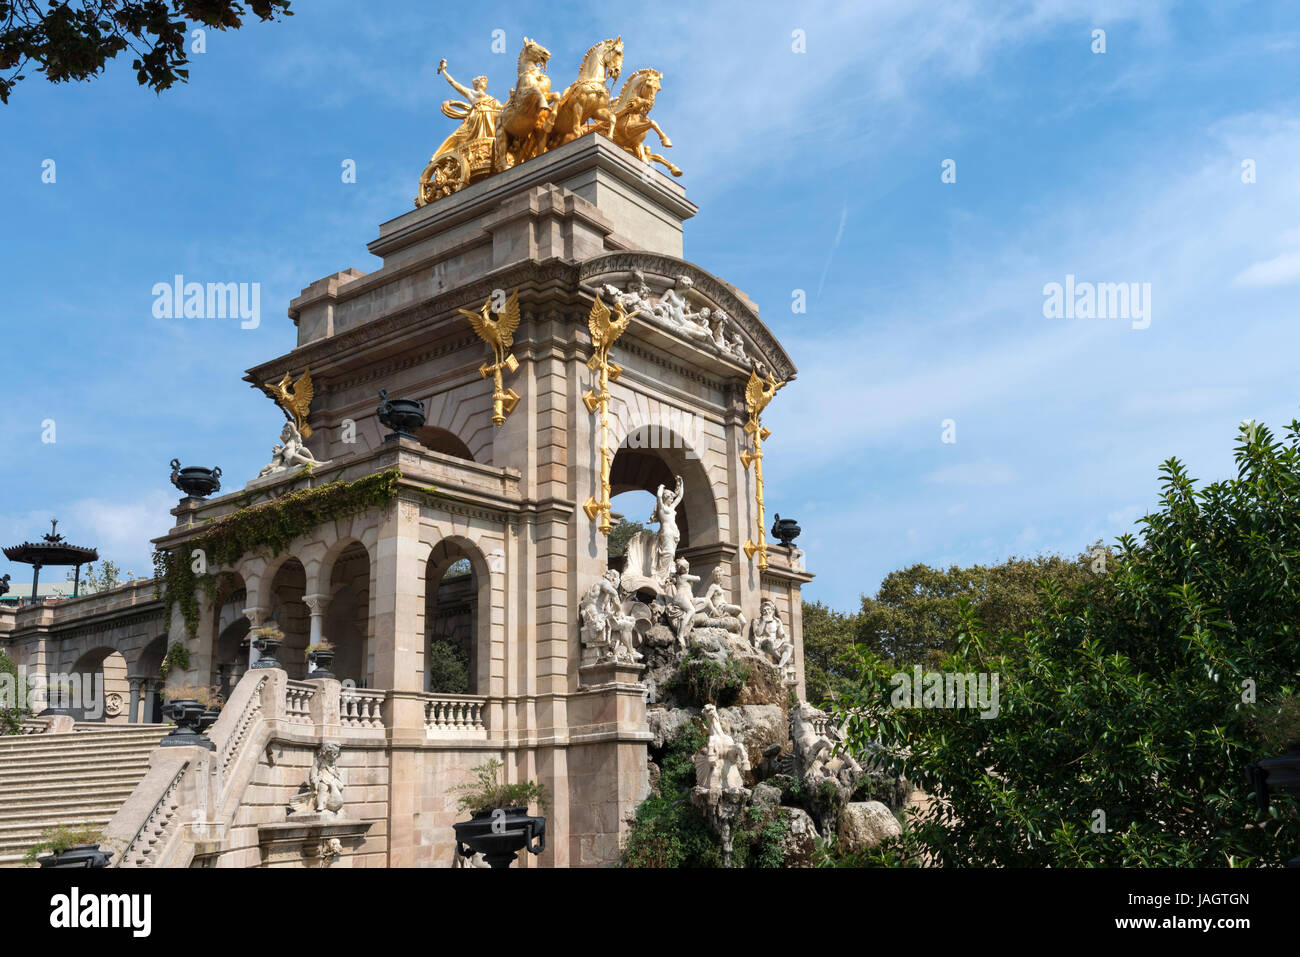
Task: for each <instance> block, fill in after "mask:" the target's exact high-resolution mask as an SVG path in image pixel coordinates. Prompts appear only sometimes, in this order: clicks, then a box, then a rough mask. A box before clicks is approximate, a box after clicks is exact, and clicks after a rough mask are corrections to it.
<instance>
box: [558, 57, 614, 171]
mask: <svg viewBox="0 0 1300 957" xmlns="http://www.w3.org/2000/svg"><path fill="white" fill-rule="evenodd" d="M622 72H623V38H622V37H615V38H614V39H612V40H601V41H600V42H599V43H597V44H596V45H595V46H593V47H592V48H591V49H590V50H588V51H587V54H586V56H584V57H583V58H582V64H581V65H580V66H579V67H578V78H577V79H576V80H574V81H573V83H572V84H571V85H570V86H569V87H568V89H566V90H565V91H564V93H563V94H562V95H561V97H560V102H559V103H558V104H557V105H556V107H555V120H554V122H553V123H552V126H551V129H550V133H549V135H548V136H547V137H546V148H547V149H548V150H553V149H555V148H556V147H557V146H563V145H564V144H565V143H571V142H573V141H574V140H576V139H577V138H578V137H579V136H582V135H584V134H586V133H593V132H596V133H604V134H605V135H606V136H609V135H610V133H612V132H613V130H614V115H613V114H612V113H610V111H609V88H608V87H607V86H606V85H605V84H606V83H607V82H608V81H610V80H617V79H618V76H619V74H620V73H622ZM590 120H594V121H595V122H594V123H592V125H590V126H588V125H587V123H588V121H590Z"/></svg>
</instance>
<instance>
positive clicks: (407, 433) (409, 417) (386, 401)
mask: <svg viewBox="0 0 1300 957" xmlns="http://www.w3.org/2000/svg"><path fill="white" fill-rule="evenodd" d="M375 414H376V415H377V416H379V422H380V424H381V425H384V426H386V427H388V428H390V429H392V430H393V431H392V432H391V433H389V434H388V435H386V436H384V438H385V440H387V439H395V438H405V439H413V438H415V437H416V436H415V431H416V429H421V428H423V427H424V420H425V413H424V403H423V402H417V401H416V400H415V399H390V398H389V397H388V390H387V389H380V390H379V408H378V409H377V410H375Z"/></svg>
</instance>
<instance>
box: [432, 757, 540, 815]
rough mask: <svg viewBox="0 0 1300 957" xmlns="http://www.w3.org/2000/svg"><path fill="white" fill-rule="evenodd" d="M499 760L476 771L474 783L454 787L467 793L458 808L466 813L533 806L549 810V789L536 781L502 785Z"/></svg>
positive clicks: (477, 768) (493, 760) (494, 759)
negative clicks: (547, 792)
mask: <svg viewBox="0 0 1300 957" xmlns="http://www.w3.org/2000/svg"><path fill="white" fill-rule="evenodd" d="M504 766H505V765H503V764H502V763H501V762H500V761H498V760H497V759H496V758H493V759H492V760H490V761H488V763H487V764H480V765H479V766H478V767H476V768H474V780H473V781H470V782H468V783H466V784H461V785H458V786H456V787H454V788H452V790H453V791H462V792H464V794H463V796H462V797H461V798H460V800H459V801H457V802H456V807H457V808H459V809H460V810H461V812H462V813H465V814H474V813H477V812H479V811H492V810H495V809H497V808H507V807H530V806H532V805H533V804H536V805H537V806H538V807H539V808H541V809H542V810H543V811H545V810H546V804H547V797H546V788H544V787H543V786H542V785H540V784H538V783H536V782H535V781H516V782H514V783H512V784H502V783H501V769H502V768H503V767H504Z"/></svg>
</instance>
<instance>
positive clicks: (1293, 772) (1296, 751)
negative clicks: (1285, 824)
mask: <svg viewBox="0 0 1300 957" xmlns="http://www.w3.org/2000/svg"><path fill="white" fill-rule="evenodd" d="M1246 780H1247V781H1249V782H1250V784H1251V786H1252V787H1253V788H1254V789H1255V800H1256V801H1257V802H1258V803H1259V809H1260V810H1261V811H1263V812H1264V813H1265V814H1267V813H1268V804H1269V794H1268V791H1269V788H1277V789H1278V790H1280V791H1286V792H1287V793H1288V794H1294V795H1296V796H1297V797H1300V741H1292V742H1291V743H1290V744H1289V745H1288V746H1287V749H1286V753H1285V754H1283V755H1281V756H1280V757H1276V758H1265V759H1264V760H1263V761H1259V762H1256V763H1253V764H1248V765H1246ZM1286 866H1287V867H1288V868H1291V867H1294V868H1300V857H1293V858H1291V860H1289V861H1288V862H1287V865H1286Z"/></svg>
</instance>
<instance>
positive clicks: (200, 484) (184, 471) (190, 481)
mask: <svg viewBox="0 0 1300 957" xmlns="http://www.w3.org/2000/svg"><path fill="white" fill-rule="evenodd" d="M171 466H172V484H173V485H175V486H176V487H177V488H178V489H180V490H181V491H182V492H184V493H185V494H186V495H187V496H188V497H189V498H203V497H204V496H207V495H211V494H212V493H213V492H220V491H221V469H220V468H215V469H205V468H200V467H198V466H189V467H186V468H181V461H180V459H172V461H171Z"/></svg>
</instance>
